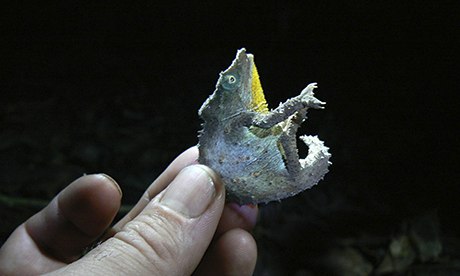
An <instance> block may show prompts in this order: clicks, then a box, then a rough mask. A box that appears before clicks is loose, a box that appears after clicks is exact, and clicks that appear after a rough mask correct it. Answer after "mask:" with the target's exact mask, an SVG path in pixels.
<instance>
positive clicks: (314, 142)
mask: <svg viewBox="0 0 460 276" xmlns="http://www.w3.org/2000/svg"><path fill="white" fill-rule="evenodd" d="M299 138H300V139H301V140H302V141H303V142H304V143H305V144H306V145H307V146H308V155H307V157H305V159H299V162H300V167H301V170H300V171H301V179H302V180H303V181H305V179H306V181H307V183H301V185H302V186H303V187H304V188H305V189H308V188H311V187H312V186H314V185H316V184H317V183H318V182H319V181H320V180H321V179H323V177H324V175H325V174H326V173H327V172H328V171H329V170H328V166H329V165H330V164H331V162H329V158H330V157H331V154H330V153H329V151H328V150H329V148H328V147H326V146H325V145H324V143H323V141H321V140H319V138H318V136H307V135H303V136H300V137H299Z"/></svg>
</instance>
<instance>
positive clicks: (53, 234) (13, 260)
mask: <svg viewBox="0 0 460 276" xmlns="http://www.w3.org/2000/svg"><path fill="white" fill-rule="evenodd" d="M120 200H121V192H120V190H119V187H118V185H117V184H116V183H115V182H114V181H113V180H112V179H111V178H109V177H107V176H105V175H102V174H97V175H87V176H83V177H81V178H79V179H77V180H75V181H74V182H73V183H71V184H70V185H69V186H67V187H66V188H65V189H64V190H62V191H61V192H60V193H59V194H58V195H57V196H56V197H55V198H54V199H53V200H52V201H51V202H50V204H49V205H48V206H47V207H45V208H44V209H43V210H42V211H40V212H39V213H37V214H35V215H34V216H32V217H31V218H30V219H29V220H27V221H26V222H25V223H23V224H22V225H20V226H19V227H18V228H17V229H16V230H15V231H14V232H13V234H12V235H11V237H10V238H9V239H8V240H7V242H6V243H5V244H4V246H3V247H2V249H1V250H0V269H9V268H11V269H12V270H13V271H14V273H16V274H33V272H36V273H44V272H48V271H51V270H53V269H56V268H57V267H61V266H63V265H65V264H66V263H68V262H70V261H73V260H75V259H77V258H78V257H80V255H81V252H82V251H83V249H84V248H85V247H87V246H88V245H89V244H91V243H92V242H93V241H94V240H96V239H97V238H98V237H99V236H100V235H101V234H102V233H103V231H104V230H105V229H106V228H107V227H108V226H109V225H110V223H111V222H112V220H113V218H114V217H115V215H116V213H117V211H118V209H119V207H120ZM28 260H29V261H28ZM21 271H22V272H24V273H20V272H21ZM2 273H5V274H7V273H6V272H5V271H0V274H2Z"/></svg>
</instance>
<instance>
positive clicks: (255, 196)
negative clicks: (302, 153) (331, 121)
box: [198, 48, 331, 204]
mask: <svg viewBox="0 0 460 276" xmlns="http://www.w3.org/2000/svg"><path fill="white" fill-rule="evenodd" d="M314 88H316V83H312V84H309V85H308V86H307V87H306V88H305V89H303V90H302V92H301V93H300V95H298V96H297V97H294V98H291V99H289V100H287V101H286V102H284V103H281V104H280V105H279V106H278V107H277V108H276V109H274V110H271V111H270V110H269V109H268V106H267V102H266V101H265V96H264V94H263V91H262V86H261V84H260V80H259V75H258V73H257V69H256V66H255V64H254V57H253V55H252V54H248V53H246V50H245V49H244V48H243V49H240V50H238V52H237V54H236V58H235V59H234V60H233V62H232V64H231V66H230V67H229V68H228V69H227V70H225V71H223V72H221V73H220V76H219V80H218V81H217V85H216V90H215V91H214V93H213V94H212V95H211V96H209V97H208V98H207V100H206V101H205V102H204V103H203V105H202V106H201V108H200V110H199V111H198V114H199V115H200V117H201V118H202V119H203V121H204V123H203V129H202V130H201V132H200V135H199V144H198V148H199V159H198V161H199V162H200V163H201V164H205V165H207V166H209V167H211V168H212V169H214V170H215V171H216V172H217V173H219V174H220V176H221V178H222V180H223V182H224V184H225V187H226V190H227V200H229V201H233V202H237V203H239V204H247V203H259V202H265V203H267V202H269V201H273V200H280V199H283V198H286V197H289V196H293V195H295V194H297V193H299V192H302V191H303V190H305V189H308V188H311V187H312V186H314V185H315V184H317V183H318V181H319V180H321V179H322V178H323V177H324V175H325V174H326V173H327V172H328V166H329V164H330V162H329V157H330V156H331V155H330V154H329V152H328V148H327V147H325V146H324V144H323V142H322V141H321V140H319V139H318V137H316V136H300V137H299V138H300V139H301V140H302V141H303V142H304V143H305V144H306V145H307V146H308V155H307V156H306V157H305V158H304V159H300V158H299V155H298V150H297V145H296V141H297V137H296V132H297V129H298V128H299V126H300V124H301V123H302V122H303V121H304V120H305V119H306V115H307V109H308V108H316V109H320V108H323V107H322V105H323V104H324V103H323V102H321V101H319V100H318V99H316V98H315V97H314V94H313V89H314Z"/></svg>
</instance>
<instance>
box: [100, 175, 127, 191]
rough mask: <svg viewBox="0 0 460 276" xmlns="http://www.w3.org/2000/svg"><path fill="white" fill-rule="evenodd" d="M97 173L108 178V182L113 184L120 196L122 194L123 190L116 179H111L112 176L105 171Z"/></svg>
mask: <svg viewBox="0 0 460 276" xmlns="http://www.w3.org/2000/svg"><path fill="white" fill-rule="evenodd" d="M99 175H101V176H103V177H105V178H106V179H108V180H110V182H111V183H112V184H113V186H114V187H115V188H116V189H117V191H118V192H119V193H120V195H121V196H123V192H122V191H121V188H120V186H119V185H118V183H117V181H115V179H113V178H112V177H110V176H108V175H107V174H105V173H100V174H99Z"/></svg>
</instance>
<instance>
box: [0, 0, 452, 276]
mask: <svg viewBox="0 0 460 276" xmlns="http://www.w3.org/2000/svg"><path fill="white" fill-rule="evenodd" d="M421 2H422V1H420V2H419V3H417V4H404V3H399V4H398V3H395V2H392V3H391V4H390V3H388V4H381V3H380V4H378V3H373V2H371V3H361V2H358V1H346V3H341V4H338V3H334V4H332V3H329V4H328V3H326V2H323V1H321V2H311V3H304V4H302V5H300V4H292V3H283V2H282V1H269V2H266V3H265V4H263V5H261V4H260V5H259V4H256V3H255V2H248V3H246V4H242V3H236V2H233V3H228V4H222V3H217V2H202V3H188V2H182V1H169V2H168V4H165V3H164V2H158V3H156V2H154V1H137V2H135V3H128V4H122V3H119V2H117V1H114V2H112V3H110V4H97V3H87V2H73V1H67V2H65V3H64V2H62V3H60V4H56V5H47V6H43V5H39V4H29V5H27V6H26V5H20V4H11V5H6V6H5V7H4V8H3V11H2V12H1V13H2V16H1V19H0V20H1V24H0V28H1V32H2V36H1V38H0V39H1V46H0V47H1V48H2V49H1V52H0V73H1V74H0V100H1V102H0V194H1V196H2V207H1V211H0V219H1V221H2V227H1V239H2V241H4V240H5V239H6V237H7V236H8V235H9V233H11V231H12V230H13V229H14V228H15V227H16V226H17V225H18V224H19V223H20V222H21V221H23V220H24V219H26V218H27V217H28V216H30V215H31V214H33V213H35V212H36V211H38V210H39V209H40V208H41V205H43V202H46V201H48V200H50V199H51V198H52V197H53V196H54V195H55V194H56V193H57V192H58V191H59V190H60V189H62V188H63V187H65V186H66V185H67V184H68V183H70V182H71V181H72V180H74V179H75V178H77V177H79V176H81V175H82V174H84V173H92V172H105V173H107V174H109V175H111V176H113V177H114V178H115V179H116V180H117V181H118V182H119V183H120V185H121V186H122V188H123V190H124V201H123V203H124V204H125V205H131V204H133V203H134V202H135V201H136V200H137V198H138V197H139V196H140V195H141V193H142V191H143V190H144V189H145V188H146V187H147V186H148V184H149V183H150V182H151V181H152V180H153V179H155V177H156V176H157V175H158V174H159V173H160V172H161V171H162V170H163V169H164V168H165V167H166V166H167V164H169V162H170V161H171V160H172V159H173V158H174V157H175V156H177V155H178V154H179V153H180V152H182V151H183V150H185V149H186V148H188V147H190V146H192V145H194V144H196V143H197V137H196V134H197V131H198V130H199V128H200V123H201V121H200V120H199V118H198V115H197V110H198V109H199V107H200V106H201V103H202V102H203V101H204V100H205V99H206V98H207V96H208V95H209V94H211V93H212V92H213V90H214V86H215V83H216V81H217V78H218V73H219V72H220V71H222V70H224V69H226V68H227V67H228V66H229V65H230V62H231V61H232V60H233V58H234V55H235V53H236V50H237V49H239V48H241V47H246V49H247V50H248V52H250V53H254V54H255V57H256V63H257V66H258V69H259V74H260V76H261V81H262V85H263V87H264V90H265V94H266V98H267V100H268V102H269V104H270V106H271V107H276V106H277V105H278V103H279V102H280V101H284V100H286V99H287V98H289V97H292V96H296V95H297V94H298V93H299V92H300V91H301V90H302V89H303V88H304V87H305V86H306V85H307V84H308V83H310V82H318V85H319V88H318V89H317V90H316V95H317V97H318V98H319V99H321V100H323V101H326V102H327V106H326V109H325V110H322V111H316V110H314V111H311V112H310V113H309V114H310V115H309V119H308V121H307V122H306V124H305V126H304V127H302V128H301V130H300V132H301V134H304V133H307V134H318V135H319V137H320V138H321V139H322V140H324V141H325V143H326V145H327V146H329V147H330V148H331V152H332V160H331V161H332V162H333V165H332V166H331V171H330V173H328V174H327V175H326V178H325V180H324V181H322V182H320V185H318V186H316V187H315V188H313V189H311V190H308V191H306V192H304V193H302V194H300V195H298V196H296V197H293V198H290V199H286V200H283V201H282V202H280V203H277V202H275V203H270V204H268V205H263V206H260V208H261V215H260V220H259V224H258V227H257V228H256V230H255V232H254V235H255V237H256V239H257V241H258V245H259V262H258V267H257V271H256V274H258V275H276V274H281V273H287V274H296V273H297V274H296V275H309V273H314V272H316V273H325V272H328V273H332V272H337V271H339V272H344V271H347V269H350V267H351V268H357V267H358V268H362V270H363V271H365V272H370V271H372V272H373V273H377V272H378V269H379V267H381V266H382V262H383V260H384V258H385V256H387V255H388V254H389V253H388V252H391V250H390V249H389V248H390V247H389V245H390V244H391V243H392V242H395V240H396V241H398V237H406V236H407V237H409V238H410V243H409V245H407V248H409V249H410V250H412V249H413V252H415V253H414V254H415V255H416V257H415V258H412V259H410V260H409V261H408V262H407V264H406V265H403V266H402V269H401V270H399V271H405V272H413V271H418V270H417V269H420V268H422V269H421V270H424V271H427V270H430V271H435V272H437V273H446V271H449V272H450V271H456V272H458V270H456V269H458V268H459V267H460V266H459V261H458V260H459V259H460V240H459V236H458V231H459V230H460V228H459V227H458V226H457V225H456V224H457V221H458V218H459V207H460V206H459V205H460V204H459V203H458V202H459V200H458V197H459V184H458V161H457V160H458V156H459V146H458V143H457V140H458V134H457V132H458V130H457V129H458V112H457V110H458V101H457V100H456V95H457V93H458V81H457V80H458V70H456V69H454V67H455V65H457V64H458V59H456V58H455V56H456V54H457V51H458V49H459V48H458V44H457V45H456V44H455V41H456V40H457V39H459V31H458V29H459V17H458V14H459V13H458V12H455V8H456V7H455V4H454V3H455V1H446V2H439V1H431V2H428V1H426V2H424V3H421ZM420 218H421V219H420ZM420 221H422V222H421V223H422V224H423V223H425V224H423V226H422V227H420V228H421V229H431V230H430V231H428V232H429V233H428V234H426V235H425V236H426V237H428V238H427V239H428V240H430V241H433V242H434V243H435V244H441V245H442V252H441V253H439V252H438V253H439V254H438V253H433V254H432V256H430V258H428V259H426V258H424V257H423V256H421V255H422V251H423V250H421V249H420V243H419V242H417V239H416V238H414V236H413V235H412V236H411V234H410V233H412V232H414V231H415V232H417V227H416V226H414V225H419V224H420V223H418V222H420ZM417 223H418V224H417ZM411 229H412V230H411ZM413 229H416V230H413ZM431 244H432V243H431ZM409 249H408V250H409ZM435 251H436V250H435ZM331 252H332V253H331ZM350 252H351V253H350ZM430 252H431V251H430ZM393 253H394V252H393ZM393 257H395V256H393ZM402 259H403V261H404V260H406V259H404V258H402ZM343 260H345V261H343ZM357 260H358V261H357ZM380 269H381V268H380ZM391 269H393V270H391ZM391 269H390V272H394V271H396V270H397V269H396V268H395V267H394V266H391Z"/></svg>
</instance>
